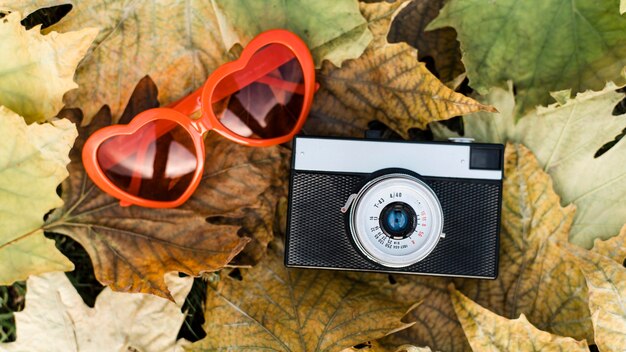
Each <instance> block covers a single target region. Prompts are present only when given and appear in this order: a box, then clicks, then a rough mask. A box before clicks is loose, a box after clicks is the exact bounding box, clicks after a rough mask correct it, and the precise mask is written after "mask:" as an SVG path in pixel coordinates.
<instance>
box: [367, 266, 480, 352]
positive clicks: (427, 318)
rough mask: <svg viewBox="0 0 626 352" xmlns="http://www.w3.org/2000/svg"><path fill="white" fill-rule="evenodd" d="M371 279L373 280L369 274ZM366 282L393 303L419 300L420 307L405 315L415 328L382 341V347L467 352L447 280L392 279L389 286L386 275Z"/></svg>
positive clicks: (404, 277) (394, 277)
mask: <svg viewBox="0 0 626 352" xmlns="http://www.w3.org/2000/svg"><path fill="white" fill-rule="evenodd" d="M371 276H374V275H373V274H372V275H371ZM375 276H376V277H377V278H375V279H373V278H371V277H370V278H368V279H367V282H369V283H370V284H372V285H374V286H375V287H377V288H378V289H380V290H382V291H383V292H384V293H385V294H387V295H389V296H391V297H394V298H395V299H396V300H398V301H400V302H403V301H414V300H420V302H421V303H420V305H419V306H418V307H417V308H416V309H414V310H413V311H411V312H410V313H409V314H408V315H407V318H406V319H407V320H409V321H415V325H413V326H412V327H410V328H408V329H405V330H402V331H400V332H398V333H395V334H392V335H389V336H387V337H385V338H384V339H383V340H382V343H383V345H384V346H394V347H395V346H399V345H403V344H415V345H420V346H428V347H430V348H432V350H433V351H446V352H455V351H469V350H470V346H469V344H468V342H467V339H466V338H465V334H464V333H463V328H462V327H461V324H460V323H459V321H458V320H457V318H456V314H455V313H454V309H453V307H452V303H451V301H450V295H449V294H448V288H447V286H448V285H449V284H450V282H451V280H450V279H446V278H439V277H419V276H417V277H416V276H407V275H393V276H392V277H393V280H394V281H393V283H390V282H389V280H388V278H387V276H386V275H380V274H378V275H375Z"/></svg>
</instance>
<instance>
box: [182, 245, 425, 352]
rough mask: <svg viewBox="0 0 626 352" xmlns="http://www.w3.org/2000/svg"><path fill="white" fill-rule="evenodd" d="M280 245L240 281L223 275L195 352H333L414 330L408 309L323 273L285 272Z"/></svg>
mask: <svg viewBox="0 0 626 352" xmlns="http://www.w3.org/2000/svg"><path fill="white" fill-rule="evenodd" d="M283 252H284V248H283V247H282V243H280V242H279V241H277V242H274V248H273V249H271V250H269V251H268V256H267V257H266V258H265V260H264V261H262V262H261V263H260V264H259V265H257V266H256V267H255V268H253V269H241V271H240V272H241V280H238V279H236V278H233V277H231V276H228V275H223V276H222V278H221V280H220V281H219V282H217V283H216V284H214V285H213V286H210V287H209V288H208V292H207V301H206V308H205V312H206V317H207V322H206V323H205V325H204V328H205V331H206V332H207V336H206V337H205V338H204V339H203V340H200V341H198V342H196V343H195V344H194V345H193V346H192V349H193V350H217V349H228V350H236V349H242V350H254V349H259V350H260V349H271V350H274V351H337V350H341V349H344V348H347V347H350V346H353V345H355V344H357V343H360V342H364V341H368V340H372V339H377V338H380V337H382V336H384V335H386V334H390V333H393V332H395V331H397V330H401V329H404V328H406V327H408V326H411V325H412V324H411V323H409V324H407V323H403V322H401V321H400V319H401V318H402V316H404V315H405V314H406V312H407V310H410V309H412V308H410V306H411V303H413V302H402V303H398V302H396V301H395V300H393V299H390V298H389V297H387V296H384V295H381V294H380V292H379V291H378V290H376V288H374V287H371V286H368V285H366V284H363V283H360V282H356V281H353V280H351V279H349V278H347V277H345V276H344V275H342V274H341V273H337V272H331V271H325V270H307V269H287V268H285V265H284V264H283Z"/></svg>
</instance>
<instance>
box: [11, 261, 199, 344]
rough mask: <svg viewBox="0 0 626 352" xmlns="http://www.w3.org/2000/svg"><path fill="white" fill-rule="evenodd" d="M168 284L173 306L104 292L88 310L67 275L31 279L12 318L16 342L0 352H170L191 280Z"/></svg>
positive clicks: (154, 299) (146, 297) (173, 277)
mask: <svg viewBox="0 0 626 352" xmlns="http://www.w3.org/2000/svg"><path fill="white" fill-rule="evenodd" d="M167 280H168V284H169V287H170V289H171V291H172V292H173V295H174V297H176V301H177V303H176V304H175V303H174V302H171V301H169V300H166V299H164V298H160V297H156V296H152V295H148V294H124V293H119V292H113V291H111V289H110V288H105V289H104V291H102V292H101V293H100V294H99V295H98V297H97V299H96V304H95V307H93V308H89V307H88V306H87V305H86V304H85V303H84V302H83V300H82V298H81V297H80V296H79V294H78V292H76V289H75V288H74V287H73V286H72V284H71V283H70V281H69V280H68V278H67V277H66V276H65V274H63V273H58V272H56V273H47V274H43V275H41V276H32V277H31V278H29V279H28V281H27V288H28V290H27V291H26V307H25V308H24V310H23V311H22V312H18V313H15V322H16V328H17V339H16V341H15V342H12V343H8V344H0V350H2V351H7V352H12V351H48V352H67V351H173V350H174V348H175V346H176V345H177V342H176V336H177V334H178V331H179V330H180V326H181V325H182V323H183V321H184V319H185V315H184V314H183V313H182V312H181V311H180V307H181V306H182V304H183V302H184V300H185V297H186V296H187V294H188V293H189V290H190V289H191V285H192V283H193V279H192V278H191V277H186V278H179V277H178V275H170V276H168V278H167ZM44 337H45V338H44ZM181 343H183V341H180V342H179V344H181Z"/></svg>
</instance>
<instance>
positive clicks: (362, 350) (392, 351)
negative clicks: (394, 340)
mask: <svg viewBox="0 0 626 352" xmlns="http://www.w3.org/2000/svg"><path fill="white" fill-rule="evenodd" d="M368 351H372V352H432V350H431V349H430V348H429V347H417V346H411V345H402V346H399V347H397V348H387V347H385V346H381V345H380V344H379V343H378V342H377V341H373V342H372V341H370V342H367V343H364V344H359V345H357V346H354V347H350V348H346V349H344V350H341V352H368Z"/></svg>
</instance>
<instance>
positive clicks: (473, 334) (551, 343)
mask: <svg viewBox="0 0 626 352" xmlns="http://www.w3.org/2000/svg"><path fill="white" fill-rule="evenodd" d="M450 294H451V296H452V304H453V305H454V309H455V311H456V314H457V315H458V317H459V320H460V321H461V324H462V325H463V329H464V331H465V335H467V338H468V340H469V342H470V344H471V345H472V349H473V350H474V351H492V352H498V351H500V352H508V351H547V352H559V351H568V352H569V351H580V352H587V351H589V348H588V346H587V343H586V342H585V341H576V340H574V339H572V338H571V337H561V336H556V335H552V334H549V333H547V332H545V331H541V330H539V329H537V328H535V327H534V326H533V325H532V324H531V323H529V322H528V320H527V319H526V317H525V316H524V314H522V315H521V316H520V317H519V318H518V319H514V320H509V319H506V318H503V317H501V316H498V315H497V314H495V313H493V312H491V311H489V310H488V309H485V308H483V307H481V306H480V305H478V304H476V303H474V302H472V300H471V299H469V298H467V297H465V296H464V295H463V294H462V293H460V292H459V291H456V290H454V289H452V290H451V292H450Z"/></svg>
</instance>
